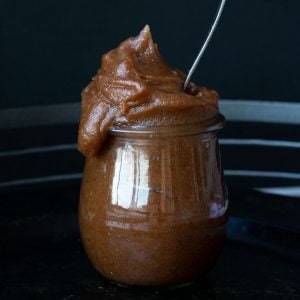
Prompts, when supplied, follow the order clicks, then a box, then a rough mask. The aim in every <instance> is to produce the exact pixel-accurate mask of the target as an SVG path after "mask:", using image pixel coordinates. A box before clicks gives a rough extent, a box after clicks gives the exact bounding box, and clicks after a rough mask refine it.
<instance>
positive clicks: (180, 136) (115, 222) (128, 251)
mask: <svg viewBox="0 0 300 300" xmlns="http://www.w3.org/2000/svg"><path fill="white" fill-rule="evenodd" d="M223 124H224V117H223V116H222V115H220V114H219V115H218V116H217V117H216V118H215V119H213V120H210V122H208V123H205V124H203V123H199V124H192V125H180V126H173V127H155V128H150V127H130V126H127V127H114V128H113V129H111V131H110V133H109V136H108V138H107V141H106V142H105V144H104V146H103V148H102V150H101V151H100V153H99V154H98V155H96V156H92V157H89V158H87V159H86V164H85V170H84V176H83V181H82V186H81V195H80V207H79V219H80V231H81V237H82V241H83V244H84V247H85V250H86V252H87V254H88V257H89V258H90V260H91V262H92V264H93V265H94V266H95V267H96V269H97V270H98V271H99V272H100V273H101V274H102V275H103V276H105V277H107V278H108V279H110V280H113V281H116V282H119V283H122V284H128V285H142V286H169V285H176V284H181V283H186V282H191V281H193V280H194V279H196V278H197V277H198V276H200V275H201V274H203V273H205V272H207V271H208V270H209V269H210V268H211V267H212V266H213V265H214V263H215V261H216V259H217V257H218V255H219V253H220V251H221V249H222V246H223V243H224V240H225V235H226V222H227V206H228V200H227V193H226V187H225V185H224V181H223V171H222V167H221V164H220V154H219V145H218V139H217V133H218V131H219V129H221V128H222V127H223Z"/></svg>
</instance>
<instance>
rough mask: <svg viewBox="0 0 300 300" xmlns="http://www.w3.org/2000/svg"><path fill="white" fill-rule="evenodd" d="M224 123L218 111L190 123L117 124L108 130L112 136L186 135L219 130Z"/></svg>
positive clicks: (223, 118)
mask: <svg viewBox="0 0 300 300" xmlns="http://www.w3.org/2000/svg"><path fill="white" fill-rule="evenodd" d="M224 124H225V117H224V116H223V115H222V114H221V113H218V114H217V115H216V116H215V117H213V118H211V119H208V120H205V121H202V122H198V123H191V124H178V125H169V126H166V125H161V126H145V125H144V126H143V125H117V126H114V127H112V128H110V130H109V134H110V135H113V136H122V135H128V134H130V135H131V134H133V135H137V136H165V137H166V136H187V135H197V134H205V133H211V132H216V131H219V130H221V129H222V128H223V127H224Z"/></svg>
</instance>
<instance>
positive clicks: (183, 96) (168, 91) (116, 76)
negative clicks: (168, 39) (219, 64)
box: [78, 25, 219, 156]
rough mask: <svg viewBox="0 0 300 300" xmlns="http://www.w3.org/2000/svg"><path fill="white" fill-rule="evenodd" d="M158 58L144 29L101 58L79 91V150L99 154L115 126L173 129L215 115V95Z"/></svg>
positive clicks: (216, 107)
mask: <svg viewBox="0 0 300 300" xmlns="http://www.w3.org/2000/svg"><path fill="white" fill-rule="evenodd" d="M185 77H186V75H185V74H184V73H182V72H181V71H179V70H177V69H175V68H172V67H170V66H169V65H168V64H167V63H166V62H165V61H164V59H163V58H162V57H161V55H160V54H159V51H158V48H157V45H156V44H155V43H154V42H153V40H152V36H151V32H150V28H149V26H148V25H147V26H146V27H145V28H144V29H143V30H142V31H141V32H140V34H139V35H138V36H137V37H131V38H129V39H127V40H125V41H124V42H123V43H121V44H120V45H119V46H118V47H117V48H116V49H113V50H111V51H109V52H108V53H106V54H104V55H103V56H102V61H101V68H100V69H99V70H98V72H97V74H96V75H95V77H94V78H93V80H92V82H91V83H90V84H89V85H88V86H87V87H86V88H85V89H84V90H83V92H82V94H81V96H82V107H81V119H80V125H79V134H78V149H79V151H80V152H81V153H82V154H83V155H85V156H91V155H95V154H97V153H98V152H99V150H100V149H101V146H102V145H103V142H104V141H105V138H106V136H107V134H108V132H109V129H110V128H112V127H113V126H116V125H131V126H132V125H136V126H151V127H155V126H171V125H181V124H193V123H199V122H202V121H203V122H204V121H205V120H208V119H211V118H213V117H215V116H216V115H217V114H218V98H219V96H218V94H217V92H215V91H213V90H209V89H207V88H204V87H199V86H196V85H195V84H193V83H190V84H189V86H188V87H187V89H186V90H185V92H183V83H184V80H185Z"/></svg>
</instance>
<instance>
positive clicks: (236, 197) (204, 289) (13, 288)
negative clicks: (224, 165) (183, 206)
mask: <svg viewBox="0 0 300 300" xmlns="http://www.w3.org/2000/svg"><path fill="white" fill-rule="evenodd" d="M78 192H79V181H65V182H56V183H52V184H44V185H39V184H37V185H31V186H26V187H24V186H23V187H18V188H15V189H14V190H5V189H2V190H0V199H1V201H2V203H3V204H4V205H3V206H2V216H3V218H2V219H1V222H0V234H1V243H0V245H1V248H0V249H1V250H0V254H1V255H0V265H1V273H0V274H1V275H0V276H1V277H0V279H1V283H0V284H1V290H0V299H3V300H6V299H65V300H66V299H82V300H83V299H84V300H88V299H91V300H94V299H95V300H96V299H124V300H125V299H174V300H175V299H195V300H196V299H298V298H299V297H300V293H299V278H300V258H299V249H300V248H299V247H300V234H299V228H297V226H298V225H299V222H298V220H297V212H298V213H299V208H300V202H299V200H298V199H294V202H292V203H293V204H292V205H291V204H290V202H289V201H290V200H292V199H288V198H280V197H277V199H275V201H273V197H269V198H268V199H267V197H266V196H262V195H261V194H258V193H253V192H249V191H248V192H247V191H231V216H232V217H231V219H230V222H229V226H228V240H227V242H226V245H225V248H224V251H223V253H222V255H221V257H220V259H219V261H218V263H217V265H216V266H215V268H214V269H213V270H212V271H211V272H210V273H209V274H208V275H206V276H204V277H203V278H199V280H198V281H197V282H196V283H195V284H194V285H192V286H188V287H183V288H180V289H176V290H166V289H164V290H162V289H143V288H139V289H136V288H134V289H132V288H131V289H129V288H124V287H119V286H116V285H114V284H112V283H109V282H107V281H106V280H105V279H104V278H102V277H101V276H100V275H99V274H98V273H97V272H96V271H95V270H94V269H93V267H92V266H91V265H90V263H89V261H88V259H87V257H86V255H85V253H84V251H83V249H82V245H81V242H80V237H79V232H78V224H77V212H76V211H77V205H78ZM267 200H268V201H272V206H273V209H272V210H270V207H268V205H266V206H265V203H266V201H267ZM295 200H297V201H295ZM245 203H248V206H252V204H253V205H254V206H253V207H254V208H255V206H256V209H253V210H252V211H251V210H250V211H249V210H248V207H247V206H245V205H244V204H245ZM287 203H289V205H287ZM257 206H259V207H260V212H261V213H260V214H257ZM268 211H269V212H271V213H270V214H267V213H266V212H268ZM279 211H283V213H282V214H281V215H280V213H279ZM292 211H293V213H292ZM267 215H268V216H269V217H266V216H267ZM272 215H273V217H272ZM275 216H277V219H280V221H281V223H280V224H278V222H277V219H276V217H275ZM291 219H294V221H291ZM129 267H130V266H129Z"/></svg>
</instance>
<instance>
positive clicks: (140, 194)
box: [112, 145, 149, 209]
mask: <svg viewBox="0 0 300 300" xmlns="http://www.w3.org/2000/svg"><path fill="white" fill-rule="evenodd" d="M148 172H149V160H148V157H147V156H146V154H145V153H144V152H143V151H140V150H139V149H133V147H132V146H131V145H127V146H126V147H125V148H123V149H121V148H118V149H117V150H116V162H115V170H114V175H113V182H112V204H114V205H118V206H122V207H123V208H125V209H128V208H131V209H140V208H142V207H143V206H144V205H147V202H148V196H149V184H148Z"/></svg>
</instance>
